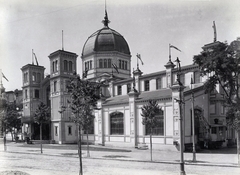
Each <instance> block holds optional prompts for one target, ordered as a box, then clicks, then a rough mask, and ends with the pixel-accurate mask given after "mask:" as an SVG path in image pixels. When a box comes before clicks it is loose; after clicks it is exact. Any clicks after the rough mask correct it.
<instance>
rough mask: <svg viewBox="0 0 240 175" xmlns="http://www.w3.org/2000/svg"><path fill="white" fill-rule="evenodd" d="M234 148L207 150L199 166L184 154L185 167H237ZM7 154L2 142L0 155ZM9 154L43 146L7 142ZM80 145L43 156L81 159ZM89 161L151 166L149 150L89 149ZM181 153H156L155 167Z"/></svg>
mask: <svg viewBox="0 0 240 175" xmlns="http://www.w3.org/2000/svg"><path fill="white" fill-rule="evenodd" d="M233 150H234V148H222V149H218V150H206V151H202V152H200V153H196V159H197V161H196V162H192V155H193V154H192V153H184V161H185V164H189V165H204V166H221V167H223V166H226V167H237V166H238V165H237V154H236V153H235V151H233ZM3 151H4V146H3V143H2V142H1V141H0V152H3ZM7 152H11V153H22V154H37V155H41V153H40V145H39V144H33V145H28V144H26V143H15V142H7ZM77 153H78V151H77V145H67V144H66V145H58V144H43V154H42V155H49V156H63V157H64V156H68V157H78V154H77ZM82 156H83V158H84V159H85V158H87V151H86V145H83V146H82ZM90 159H111V160H118V161H136V162H151V161H150V150H149V149H148V150H139V149H135V148H116V147H105V146H96V145H90ZM179 159H180V152H178V151H177V150H176V151H163V150H153V163H168V164H178V163H179Z"/></svg>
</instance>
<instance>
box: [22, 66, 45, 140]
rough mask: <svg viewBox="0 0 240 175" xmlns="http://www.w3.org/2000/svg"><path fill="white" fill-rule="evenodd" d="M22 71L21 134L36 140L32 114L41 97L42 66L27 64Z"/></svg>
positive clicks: (35, 126)
mask: <svg viewBox="0 0 240 175" xmlns="http://www.w3.org/2000/svg"><path fill="white" fill-rule="evenodd" d="M21 70H22V77H23V82H22V85H23V86H22V91H23V116H22V123H23V133H26V134H28V135H27V136H29V137H30V139H37V135H38V132H39V130H38V127H37V125H36V124H34V114H35V111H36V109H37V107H38V105H39V102H40V97H41V89H40V85H41V82H42V80H43V79H44V70H45V68H44V67H43V66H38V65H34V64H27V65H25V66H23V67H22V68H21Z"/></svg>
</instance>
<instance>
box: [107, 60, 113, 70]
mask: <svg viewBox="0 0 240 175" xmlns="http://www.w3.org/2000/svg"><path fill="white" fill-rule="evenodd" d="M111 67H112V60H111V59H108V68H111Z"/></svg>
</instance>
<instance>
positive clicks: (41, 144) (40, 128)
mask: <svg viewBox="0 0 240 175" xmlns="http://www.w3.org/2000/svg"><path fill="white" fill-rule="evenodd" d="M40 145H41V154H42V153H43V151H42V123H40Z"/></svg>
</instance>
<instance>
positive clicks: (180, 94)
mask: <svg viewBox="0 0 240 175" xmlns="http://www.w3.org/2000/svg"><path fill="white" fill-rule="evenodd" d="M175 62H177V71H178V72H177V82H178V85H179V100H177V101H178V104H179V123H180V175H186V173H185V170H184V157H183V126H182V122H183V116H182V103H183V98H182V91H183V89H184V86H183V84H182V83H181V81H180V74H181V65H180V60H179V58H178V57H177V59H176V61H175Z"/></svg>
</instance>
